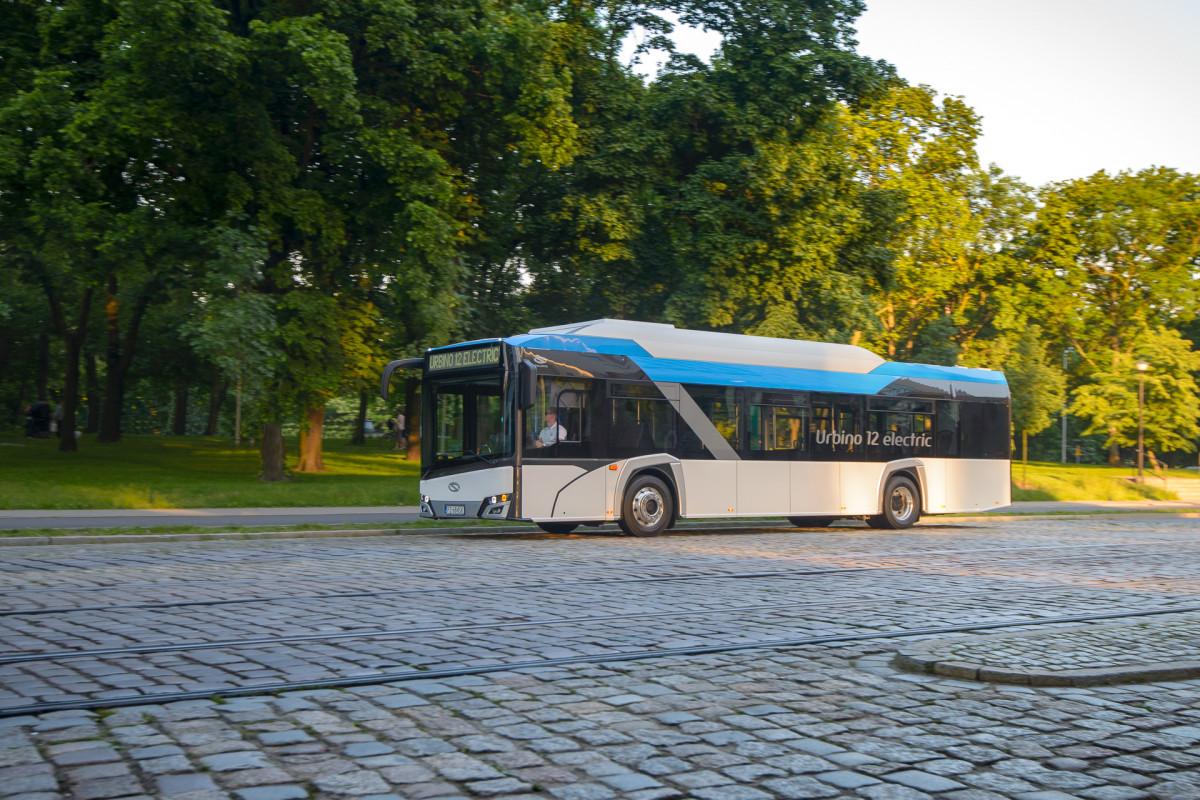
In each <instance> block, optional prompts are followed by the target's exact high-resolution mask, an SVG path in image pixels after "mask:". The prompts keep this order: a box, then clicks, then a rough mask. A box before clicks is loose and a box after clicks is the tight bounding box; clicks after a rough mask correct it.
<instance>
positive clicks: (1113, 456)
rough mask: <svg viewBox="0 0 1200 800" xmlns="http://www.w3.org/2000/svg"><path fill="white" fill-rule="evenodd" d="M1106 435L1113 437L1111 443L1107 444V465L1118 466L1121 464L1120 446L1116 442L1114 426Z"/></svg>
mask: <svg viewBox="0 0 1200 800" xmlns="http://www.w3.org/2000/svg"><path fill="white" fill-rule="evenodd" d="M1108 435H1109V436H1112V437H1113V443H1112V444H1110V445H1109V446H1108V465H1109V466H1110V467H1119V466H1121V447H1120V445H1118V444H1117V442H1116V436H1117V431H1116V428H1113V429H1111V430H1109V432H1108Z"/></svg>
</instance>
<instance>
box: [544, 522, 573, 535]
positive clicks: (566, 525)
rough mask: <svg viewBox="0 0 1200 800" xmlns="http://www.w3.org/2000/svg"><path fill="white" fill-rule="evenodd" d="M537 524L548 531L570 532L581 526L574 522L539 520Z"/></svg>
mask: <svg viewBox="0 0 1200 800" xmlns="http://www.w3.org/2000/svg"><path fill="white" fill-rule="evenodd" d="M537 526H538V527H539V528H541V529H542V530H544V531H545V532H546V533H570V532H571V531H573V530H575V529H576V528H578V527H579V525H578V524H576V523H574V522H539V523H537Z"/></svg>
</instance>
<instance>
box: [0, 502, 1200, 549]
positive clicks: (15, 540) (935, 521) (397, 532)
mask: <svg viewBox="0 0 1200 800" xmlns="http://www.w3.org/2000/svg"><path fill="white" fill-rule="evenodd" d="M1106 517H1120V518H1129V517H1162V518H1166V519H1200V512H1195V511H1180V512H1172V511H1101V512H1083V513H1078V514H1062V513H1057V514H1056V513H1029V514H1004V515H1002V514H988V515H980V516H971V517H968V516H961V517H960V516H953V515H945V516H936V517H924V518H922V519H921V521H920V522H918V523H917V525H916V526H915V527H923V526H927V525H928V526H938V525H945V524H947V523H958V522H1016V521H1020V520H1026V519H1053V520H1079V519H1102V518H1106ZM751 522H753V521H752V520H746V521H745V522H731V521H725V520H715V521H712V522H709V523H706V524H703V525H702V526H700V527H703V528H706V529H714V528H715V529H720V528H732V527H744V526H746V525H747V524H748V523H751ZM689 527H690V526H689ZM762 527H764V528H772V527H787V524H786V523H780V524H764V525H762ZM675 530H687V527H681V528H676V529H675ZM850 530H860V529H859V528H857V527H856V528H850ZM429 531H437V532H438V533H459V534H463V533H539V532H541V529H540V528H538V527H537V526H525V525H523V526H505V527H488V528H484V527H475V526H472V527H460V528H441V527H434V526H430V527H424V528H366V529H364V528H345V529H338V530H320V531H244V532H238V531H226V532H221V533H142V534H121V533H117V534H96V535H90V536H86V535H75V536H72V535H65V536H6V535H5V534H4V532H3V531H0V547H34V546H40V545H80V544H130V543H134V542H203V541H221V540H239V539H242V540H245V539H323V538H335V537H369V536H402V535H404V534H406V533H427V532H429Z"/></svg>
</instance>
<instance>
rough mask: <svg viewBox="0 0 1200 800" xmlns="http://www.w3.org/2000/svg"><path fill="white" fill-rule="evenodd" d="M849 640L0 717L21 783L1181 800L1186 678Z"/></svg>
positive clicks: (17, 792)
mask: <svg viewBox="0 0 1200 800" xmlns="http://www.w3.org/2000/svg"><path fill="white" fill-rule="evenodd" d="M887 658H888V654H886V653H881V654H873V653H870V652H869V651H868V650H864V649H863V648H861V647H844V648H806V649H805V650H803V651H800V652H786V653H785V652H763V653H755V654H753V655H752V654H749V653H740V654H734V655H719V656H703V657H697V658H692V659H687V660H682V659H661V660H655V661H648V662H643V663H630V664H617V665H600V666H588V665H579V666H573V667H568V668H558V669H549V670H546V669H543V670H535V671H525V672H507V673H497V674H492V675H486V676H472V677H462V678H454V679H448V680H446V681H444V682H432V681H423V682H408V683H404V684H396V685H383V686H371V687H360V688H355V689H350V690H345V691H334V690H323V691H308V692H290V693H286V694H283V695H279V696H273V697H267V698H239V699H234V700H231V701H229V702H226V703H223V704H222V703H218V702H214V701H195V702H187V703H177V704H172V705H166V706H158V705H146V706H139V707H133V708H125V709H118V710H116V711H114V712H112V713H110V714H96V713H93V712H71V711H67V712H56V713H53V714H47V715H44V716H42V717H41V718H33V717H17V718H10V719H6V720H0V764H3V766H2V767H0V794H2V795H3V796H5V797H6V798H10V800H12V799H13V798H20V799H21V800H51V799H52V798H59V797H73V798H80V800H101V799H102V798H117V797H136V796H157V797H164V798H171V799H172V800H216V799H217V798H236V799H237V800H286V799H288V798H304V797H317V798H330V799H331V800H332V799H333V798H347V797H357V798H371V799H372V800H385V798H386V799H387V800H395V799H396V798H406V799H407V800H419V799H422V798H468V797H496V798H507V799H508V800H517V799H518V798H520V799H522V800H526V799H528V798H535V797H536V798H559V799H560V800H602V799H603V798H615V797H621V798H633V799H634V800H651V799H652V798H683V797H687V798H702V799H703V800H759V799H760V798H761V799H762V800H767V799H768V798H870V800H919V799H920V798H929V797H939V798H940V797H945V798H953V800H999V799H1000V798H1017V800H1068V798H1087V799H1088V800H1114V799H1116V800H1134V799H1135V798H1162V799H1163V800H1186V799H1188V798H1190V799H1192V800H1194V799H1195V798H1198V797H1200V682H1198V681H1188V682H1181V683H1165V684H1155V685H1149V686H1137V687H1106V688H1103V689H1032V688H1025V687H1004V686H989V685H986V684H978V683H967V682H960V681H954V680H947V679H940V678H935V677H926V676H918V675H908V674H903V673H897V672H894V671H892V670H890V669H889V668H888V667H887V666H886V661H887Z"/></svg>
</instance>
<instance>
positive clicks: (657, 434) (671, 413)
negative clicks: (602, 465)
mask: <svg viewBox="0 0 1200 800" xmlns="http://www.w3.org/2000/svg"><path fill="white" fill-rule="evenodd" d="M609 394H610V400H609V426H608V431H609V442H608V445H609V454H610V455H615V456H618V457H621V458H630V457H633V456H640V455H647V454H649V453H658V452H669V451H673V450H674V449H675V410H674V409H673V408H671V404H670V403H668V402H667V400H666V398H665V397H663V396H662V393H661V392H659V391H658V389H657V388H655V387H654V386H652V385H642V384H622V383H614V384H611V385H610V387H609Z"/></svg>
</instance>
